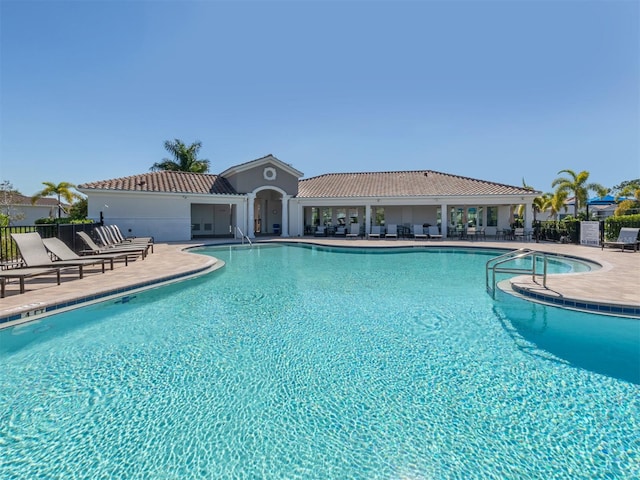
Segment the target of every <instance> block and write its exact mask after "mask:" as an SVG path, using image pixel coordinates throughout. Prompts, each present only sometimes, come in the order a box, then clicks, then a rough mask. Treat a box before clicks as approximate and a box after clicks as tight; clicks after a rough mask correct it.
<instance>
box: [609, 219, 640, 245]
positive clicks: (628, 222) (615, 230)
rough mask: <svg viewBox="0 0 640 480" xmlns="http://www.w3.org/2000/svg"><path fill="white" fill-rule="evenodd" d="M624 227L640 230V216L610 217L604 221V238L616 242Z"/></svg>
mask: <svg viewBox="0 0 640 480" xmlns="http://www.w3.org/2000/svg"><path fill="white" fill-rule="evenodd" d="M623 227H631V228H640V214H638V215H620V216H613V217H608V218H606V219H605V221H604V238H605V239H606V240H616V239H617V238H618V235H619V234H620V229H621V228H623Z"/></svg>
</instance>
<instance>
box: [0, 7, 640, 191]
mask: <svg viewBox="0 0 640 480" xmlns="http://www.w3.org/2000/svg"><path fill="white" fill-rule="evenodd" d="M0 16H1V31H0V35H1V37H0V45H1V47H0V48H1V51H0V61H1V70H0V74H1V84H0V89H1V95H2V96H1V104H0V115H1V121H2V123H1V143H0V162H1V163H0V180H8V181H10V182H11V183H13V185H14V187H15V188H17V189H18V190H20V191H21V192H22V193H23V194H26V195H31V194H33V193H35V192H36V191H37V190H40V189H41V188H42V182H43V181H51V182H55V183H58V182H62V181H68V182H72V183H75V184H80V183H84V182H90V181H96V180H104V179H108V178H116V177H122V176H127V175H134V174H139V173H144V172H147V171H148V170H149V167H150V166H151V165H152V164H153V163H154V162H156V161H159V160H161V159H162V158H164V157H166V156H168V154H167V152H166V151H165V150H164V147H163V144H164V141H165V140H170V139H174V138H179V139H181V140H183V141H184V142H186V143H191V142H193V141H195V140H200V141H201V142H202V143H203V147H202V150H201V155H200V156H201V158H207V159H209V160H210V161H211V165H212V168H211V171H212V173H218V172H221V171H223V170H225V169H226V168H228V167H230V166H232V165H235V164H238V163H242V162H246V161H249V160H253V159H255V158H259V157H262V156H264V155H266V154H269V153H272V154H273V155H275V156H276V157H278V158H279V159H281V160H282V161H284V162H287V163H290V164H291V165H293V166H294V167H295V168H297V169H298V170H301V171H302V172H304V174H305V177H311V176H315V175H318V174H322V173H329V172H351V171H389V170H420V169H431V170H437V171H441V172H446V173H452V174H458V175H465V176H469V177H474V178H480V179H484V180H491V181H496V182H501V183H507V184H512V185H521V183H522V179H523V178H524V179H525V180H526V182H527V183H528V184H529V185H532V186H533V187H535V188H536V189H538V190H543V191H550V190H551V182H552V181H553V179H554V178H556V177H557V176H558V175H557V172H558V171H559V170H561V169H566V168H569V169H572V170H575V171H581V170H588V171H589V172H591V176H590V181H594V182H598V183H601V184H603V185H605V186H609V187H611V186H613V185H615V184H618V183H620V182H621V181H623V180H629V179H633V178H638V177H640V139H639V137H640V134H639V132H640V73H639V71H640V35H639V19H640V2H638V1H636V0H621V1H616V0H613V1H580V0H573V1H571V0H565V1H553V0H546V1H542V0H540V1H519V0H514V1H417V0H416V1H357V0H354V1H348V2H347V1H337V0H334V1H305V0H302V1H296V2H294V1H281V2H276V1H268V0H263V1H254V2H251V1H234V2H232V1H151V0H148V1H108V0H104V1H91V0H88V1H69V2H63V1H55V0H49V1H30V0H20V1H12V0H1V1H0Z"/></svg>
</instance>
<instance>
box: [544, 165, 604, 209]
mask: <svg viewBox="0 0 640 480" xmlns="http://www.w3.org/2000/svg"><path fill="white" fill-rule="evenodd" d="M561 173H566V174H568V175H569V177H558V178H556V179H555V180H554V181H553V183H552V184H551V186H552V187H557V190H556V192H566V193H567V194H568V193H573V197H574V202H573V216H574V217H576V218H577V217H578V210H579V209H580V207H582V206H583V205H586V204H587V199H588V195H589V190H593V191H595V192H597V193H598V195H600V196H605V195H606V194H607V193H608V191H609V189H608V188H606V187H603V186H602V185H600V184H599V183H587V180H588V179H589V172H587V171H586V170H583V171H582V172H580V173H576V172H574V171H573V170H560V171H559V172H558V175H560V174H561Z"/></svg>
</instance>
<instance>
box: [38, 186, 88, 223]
mask: <svg viewBox="0 0 640 480" xmlns="http://www.w3.org/2000/svg"><path fill="white" fill-rule="evenodd" d="M42 184H43V185H44V186H45V188H43V189H42V190H40V191H39V192H37V193H35V194H34V195H33V196H32V197H31V204H32V205H35V204H36V202H37V201H38V200H39V199H41V198H43V197H54V196H55V197H56V198H57V199H58V218H60V217H61V216H62V202H61V199H62V198H64V200H65V201H66V202H67V203H68V204H72V203H73V201H74V200H75V199H78V200H80V199H82V198H83V197H82V195H80V194H79V193H77V192H74V191H73V190H72V189H74V188H75V187H76V186H75V185H74V184H73V183H69V182H60V183H58V184H55V183H53V182H42Z"/></svg>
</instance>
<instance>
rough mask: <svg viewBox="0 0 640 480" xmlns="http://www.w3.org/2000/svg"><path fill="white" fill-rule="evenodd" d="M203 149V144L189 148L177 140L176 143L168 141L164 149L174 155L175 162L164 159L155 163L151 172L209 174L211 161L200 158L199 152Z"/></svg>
mask: <svg viewBox="0 0 640 480" xmlns="http://www.w3.org/2000/svg"><path fill="white" fill-rule="evenodd" d="M201 147H202V142H194V143H192V144H191V145H189V146H187V145H185V144H184V143H183V142H182V141H181V140H179V139H177V138H176V139H175V140H174V141H171V140H167V141H166V142H164V148H166V149H167V151H168V152H169V153H171V155H173V160H172V159H169V158H163V159H162V161H161V162H156V163H154V164H153V165H152V166H151V168H150V170H152V171H157V170H168V171H172V172H193V173H207V172H208V171H209V160H204V159H200V158H198V151H199V150H200V148H201Z"/></svg>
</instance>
